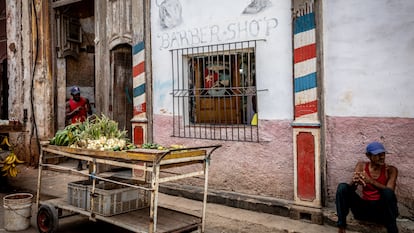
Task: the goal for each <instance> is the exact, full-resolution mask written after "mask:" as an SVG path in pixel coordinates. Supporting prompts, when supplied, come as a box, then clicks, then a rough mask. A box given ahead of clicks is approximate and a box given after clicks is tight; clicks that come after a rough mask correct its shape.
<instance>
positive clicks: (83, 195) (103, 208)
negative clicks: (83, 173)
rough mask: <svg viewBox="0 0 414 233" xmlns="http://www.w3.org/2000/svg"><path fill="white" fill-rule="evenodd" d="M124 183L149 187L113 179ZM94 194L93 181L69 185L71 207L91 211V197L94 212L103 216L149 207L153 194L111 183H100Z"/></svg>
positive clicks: (140, 183) (145, 184)
mask: <svg viewBox="0 0 414 233" xmlns="http://www.w3.org/2000/svg"><path fill="white" fill-rule="evenodd" d="M111 180H116V181H119V182H123V183H128V184H133V185H137V186H143V187H149V184H147V183H144V182H141V181H132V180H126V179H120V178H111ZM91 193H92V181H89V180H82V181H76V182H71V183H69V184H68V203H69V204H70V205H73V206H76V207H79V208H82V209H85V210H91V196H93V198H94V200H93V212H94V213H96V214H99V215H102V216H112V215H116V214H122V213H126V212H129V211H133V210H137V209H141V208H146V207H148V206H149V203H150V198H151V196H150V195H151V192H150V191H147V190H143V189H138V188H133V187H129V186H125V185H120V184H115V183H112V182H109V181H99V182H97V184H96V185H95V194H94V195H91Z"/></svg>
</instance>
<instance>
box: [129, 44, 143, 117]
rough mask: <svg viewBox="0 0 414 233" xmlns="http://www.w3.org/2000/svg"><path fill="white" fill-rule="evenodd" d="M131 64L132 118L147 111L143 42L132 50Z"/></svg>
mask: <svg viewBox="0 0 414 233" xmlns="http://www.w3.org/2000/svg"><path fill="white" fill-rule="evenodd" d="M132 54H133V57H132V62H133V68H132V69H133V71H132V74H133V93H134V117H135V116H139V115H141V114H145V113H146V111H147V105H146V97H145V47H144V42H139V43H138V44H136V45H135V46H134V47H133V48H132Z"/></svg>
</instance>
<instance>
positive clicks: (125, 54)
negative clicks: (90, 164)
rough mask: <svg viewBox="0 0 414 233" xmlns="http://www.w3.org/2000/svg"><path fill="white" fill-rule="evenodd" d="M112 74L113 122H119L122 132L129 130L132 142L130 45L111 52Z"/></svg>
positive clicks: (121, 46) (120, 46)
mask: <svg viewBox="0 0 414 233" xmlns="http://www.w3.org/2000/svg"><path fill="white" fill-rule="evenodd" d="M111 73H112V77H113V83H112V85H113V88H111V89H112V90H113V93H112V111H113V112H112V113H113V120H114V121H116V122H118V124H119V128H120V129H121V130H124V129H125V130H128V138H129V139H131V140H132V132H131V128H132V125H131V119H132V117H133V93H132V48H131V46H130V45H119V46H117V47H115V48H114V49H113V50H112V51H111Z"/></svg>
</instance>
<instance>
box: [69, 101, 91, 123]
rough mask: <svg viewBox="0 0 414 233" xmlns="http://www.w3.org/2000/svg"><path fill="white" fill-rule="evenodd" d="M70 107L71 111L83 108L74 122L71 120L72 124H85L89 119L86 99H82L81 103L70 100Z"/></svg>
mask: <svg viewBox="0 0 414 233" xmlns="http://www.w3.org/2000/svg"><path fill="white" fill-rule="evenodd" d="M69 105H70V111H73V110H74V109H76V108H77V107H79V106H82V109H81V110H80V111H79V112H78V113H77V114H75V115H74V116H73V117H72V120H71V121H72V124H73V123H76V122H84V121H85V120H86V118H87V117H88V114H87V112H86V99H85V98H83V97H80V100H79V102H76V101H74V100H73V99H70V100H69Z"/></svg>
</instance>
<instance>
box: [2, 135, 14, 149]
mask: <svg viewBox="0 0 414 233" xmlns="http://www.w3.org/2000/svg"><path fill="white" fill-rule="evenodd" d="M3 145H6V146H8V147H9V148H10V147H11V146H12V145H11V144H10V142H9V138H8V137H7V136H5V137H4V138H3V141H1V143H0V146H3Z"/></svg>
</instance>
